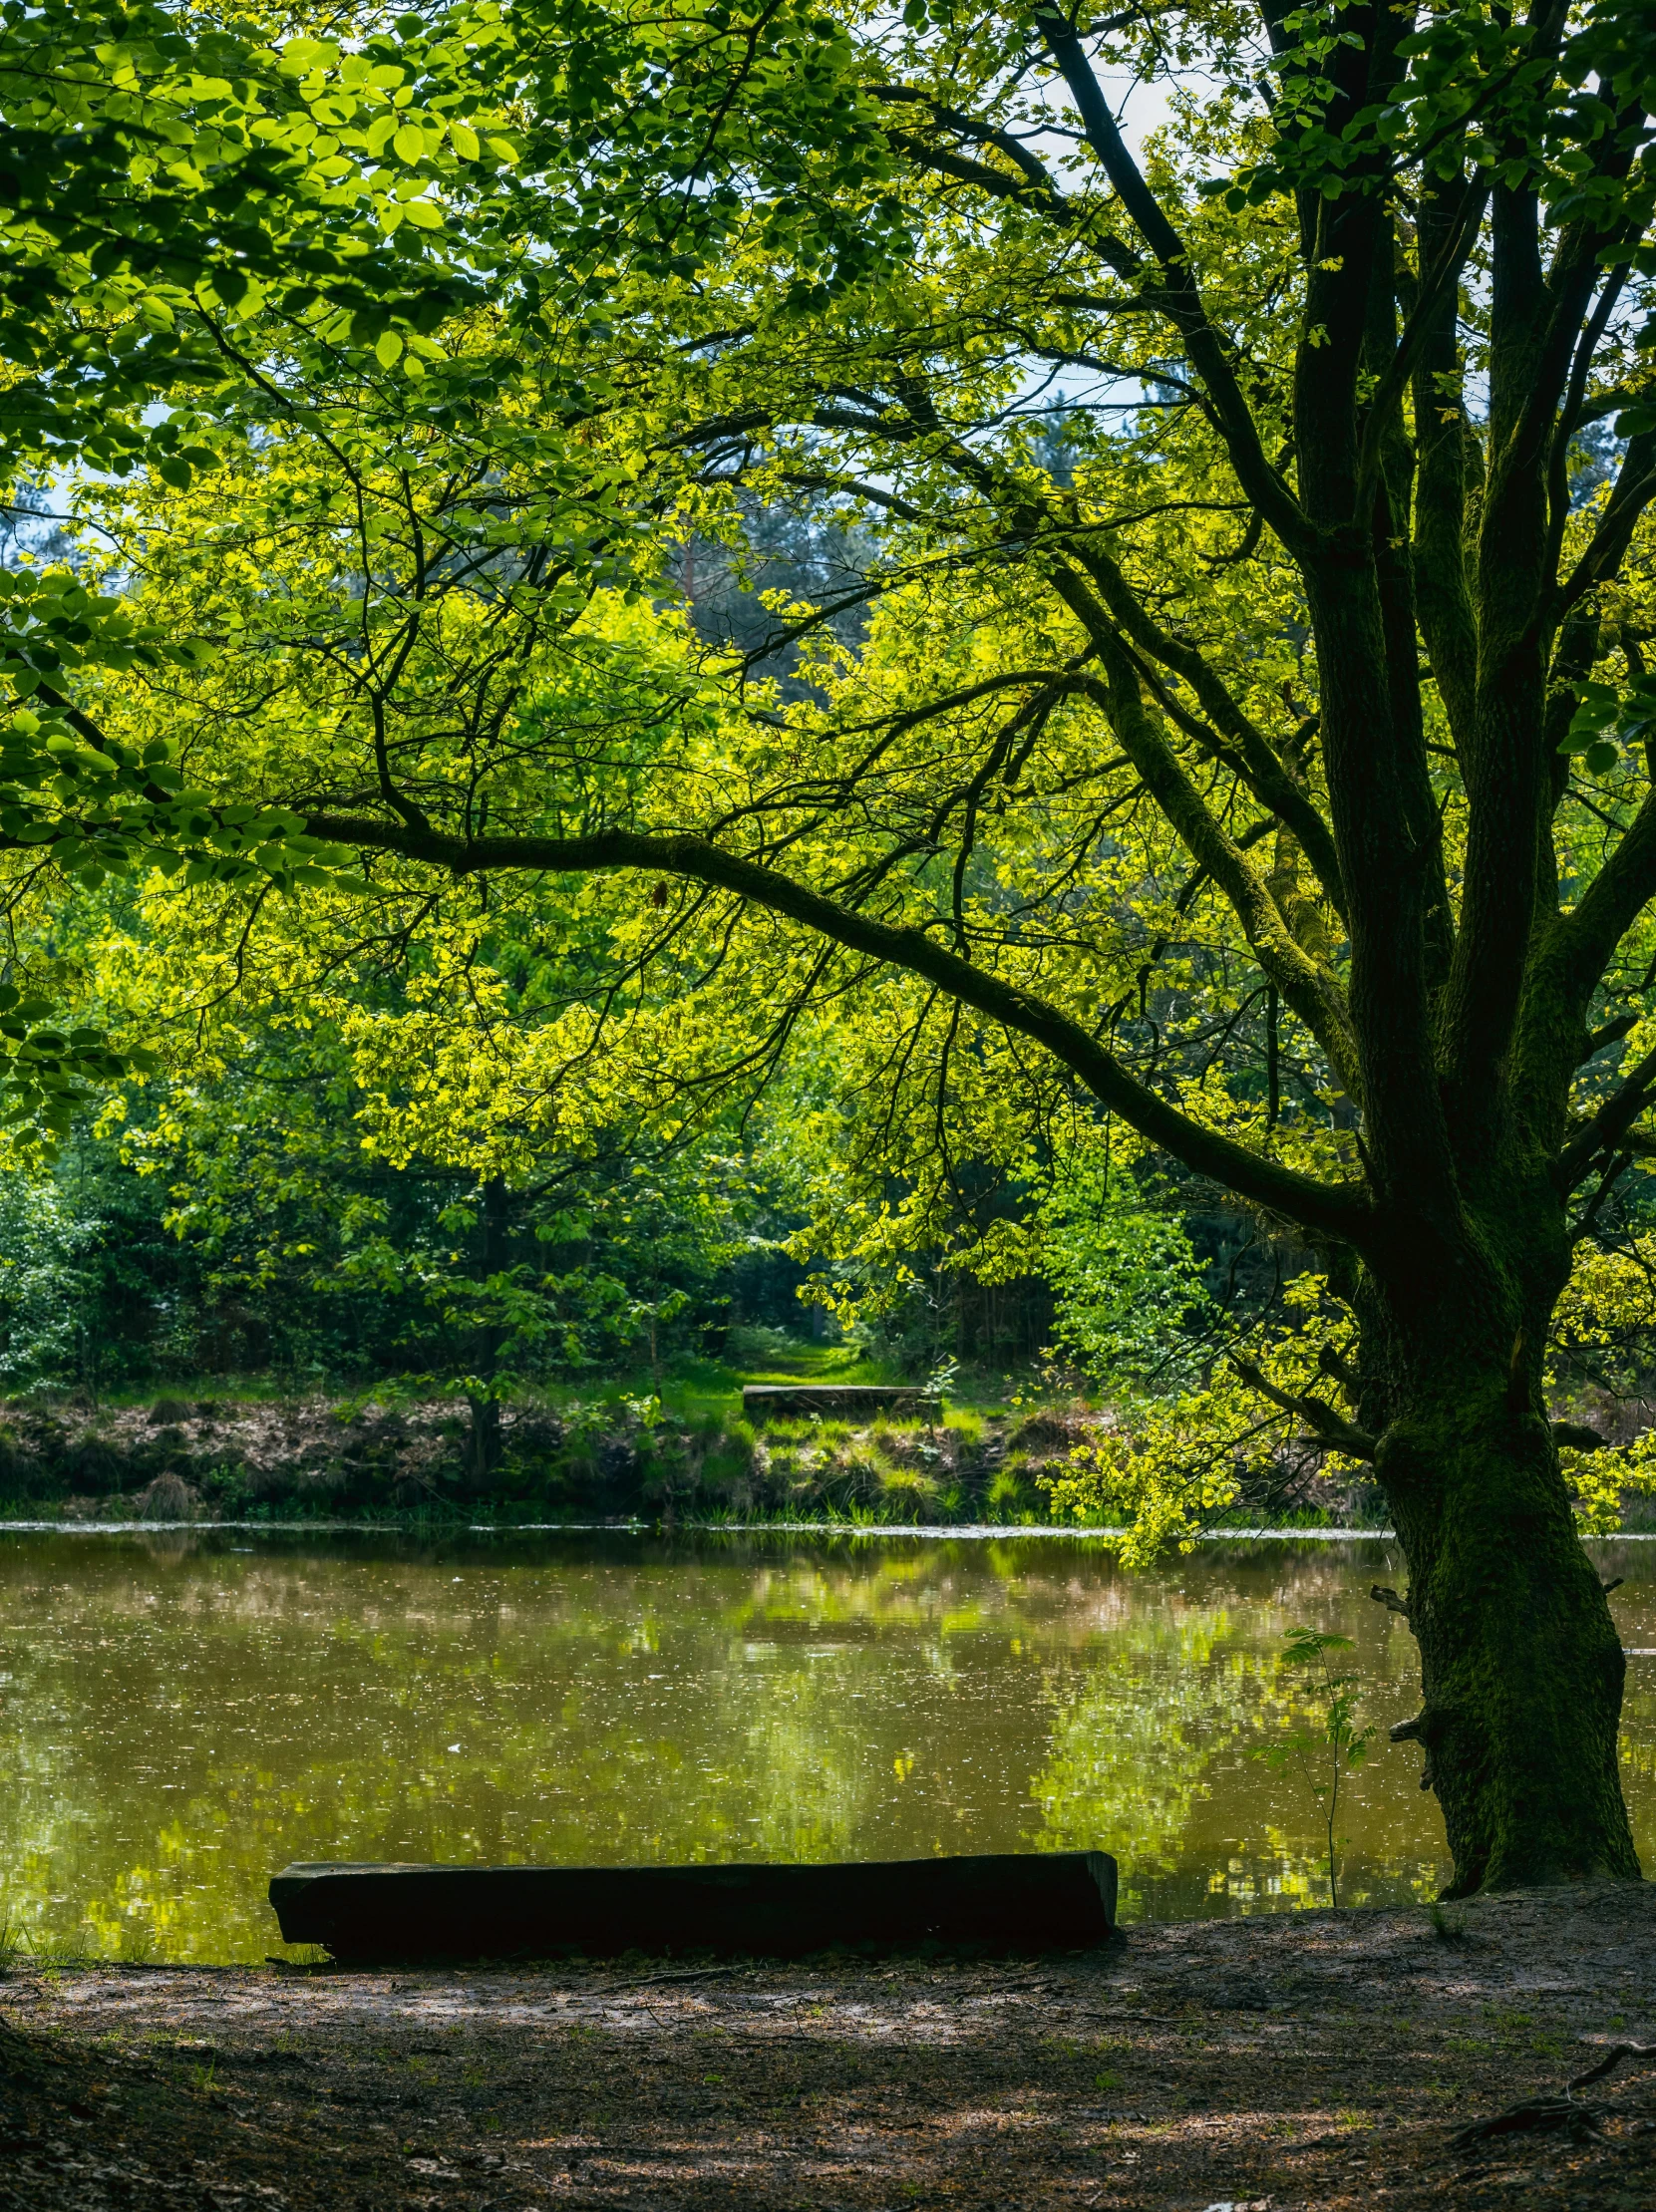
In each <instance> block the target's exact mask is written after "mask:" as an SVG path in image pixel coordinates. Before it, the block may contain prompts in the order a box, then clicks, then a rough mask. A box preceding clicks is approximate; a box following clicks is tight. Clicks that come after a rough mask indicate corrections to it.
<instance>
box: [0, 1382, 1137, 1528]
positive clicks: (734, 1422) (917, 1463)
mask: <svg viewBox="0 0 1656 2212" xmlns="http://www.w3.org/2000/svg"><path fill="white" fill-rule="evenodd" d="M1100 1418H1101V1417H1099V1416H1098V1415H1096V1414H1089V1413H1087V1412H1086V1411H1085V1410H1082V1409H1077V1410H1073V1411H1071V1410H1065V1409H1053V1410H1043V1411H1037V1412H1031V1413H1024V1414H1020V1415H1017V1416H1014V1417H1005V1416H999V1417H995V1416H991V1417H972V1416H968V1417H964V1418H962V1417H959V1416H956V1417H955V1418H954V1419H952V1420H951V1421H949V1422H934V1423H928V1422H915V1421H913V1420H908V1421H901V1420H898V1421H893V1422H887V1421H885V1420H884V1419H877V1420H873V1421H852V1420H847V1419H807V1420H793V1421H778V1422H769V1423H767V1424H766V1425H764V1426H762V1427H760V1428H758V1429H756V1428H755V1427H754V1426H753V1425H752V1424H751V1423H750V1422H747V1421H746V1420H744V1419H743V1418H742V1411H741V1401H740V1398H739V1397H738V1396H737V1394H736V1392H735V1391H732V1393H731V1401H730V1407H729V1411H728V1413H722V1414H721V1413H716V1412H705V1411H704V1412H700V1413H697V1414H695V1415H691V1416H679V1415H675V1414H674V1413H672V1412H670V1411H666V1410H664V1409H662V1407H661V1406H660V1404H659V1402H658V1401H655V1400H651V1399H632V1400H629V1399H621V1400H620V1401H616V1400H614V1399H594V1400H590V1401H587V1402H584V1403H580V1402H572V1403H568V1404H563V1405H559V1406H545V1405H540V1404H537V1403H535V1402H533V1401H523V1402H518V1403H512V1402H507V1403H505V1404H503V1405H502V1406H501V1407H500V1408H499V1409H498V1415H497V1421H496V1422H495V1423H494V1426H493V1428H492V1433H491V1449H490V1464H489V1465H488V1468H487V1470H486V1471H484V1472H481V1473H480V1471H479V1466H478V1459H477V1454H476V1451H475V1450H474V1449H473V1448H472V1445H473V1442H474V1439H473V1438H472V1436H471V1433H470V1431H471V1416H470V1414H469V1412H468V1409H467V1408H466V1406H465V1405H464V1404H462V1405H460V1406H458V1407H457V1405H456V1403H455V1402H454V1401H453V1400H445V1399H435V1400H428V1401H423V1402H421V1401H416V1402H412V1403H401V1404H381V1403H378V1402H375V1401H373V1400H354V1401H347V1402H344V1403H341V1402H339V1401H336V1400H330V1399H327V1398H325V1397H320V1396H316V1397H309V1398H290V1399H269V1400H245V1399H243V1400H236V1399H228V1398H226V1399H221V1400H210V1399H201V1400H183V1399H171V1398H159V1399H157V1400H156V1401H155V1402H154V1403H153V1404H151V1405H149V1406H123V1407H102V1408H95V1407H90V1406H87V1405H82V1404H76V1403H75V1402H73V1401H63V1400H60V1401H56V1402H39V1401H37V1402H32V1401H27V1400H15V1401H13V1402H12V1403H10V1404H9V1405H5V1406H3V1407H0V1499H5V1500H7V1501H9V1502H10V1503H11V1504H12V1505H13V1506H14V1507H17V1508H21V1509H23V1510H27V1509H29V1508H30V1507H34V1508H36V1509H44V1510H45V1511H46V1512H47V1513H48V1514H49V1515H51V1516H53V1517H61V1518H65V1519H77V1518H94V1517H96V1518H100V1519H107V1518H118V1519H123V1518H134V1517H136V1518H140V1519H157V1520H190V1519H197V1520H220V1519H233V1518H238V1517H243V1516H251V1517H253V1518H259V1517H277V1516H282V1515H298V1516H301V1517H311V1518H322V1517H332V1516H345V1517H351V1516H366V1517H372V1516H375V1515H407V1514H418V1513H427V1514H431V1513H436V1514H443V1513H460V1514H463V1515H476V1514H477V1513H478V1512H480V1511H483V1512H487V1513H490V1514H492V1515H495V1516H497V1517H500V1518H505V1519H510V1518H519V1519H521V1518H554V1519H555V1518H573V1519H601V1518H624V1517H626V1516H629V1515H635V1514H636V1515H641V1516H643V1517H645V1518H647V1519H652V1520H654V1519H665V1520H668V1521H671V1520H674V1519H697V1518H710V1519H718V1518H721V1517H727V1518H742V1517H747V1516H752V1517H755V1518H776V1517H783V1518H786V1517H808V1516H810V1515H812V1514H819V1513H826V1514H840V1515H848V1514H861V1515H863V1516H864V1517H867V1518H870V1519H874V1520H882V1521H911V1522H918V1523H921V1524H925V1523H937V1524H947V1523H950V1522H960V1521H968V1520H974V1519H983V1518H987V1519H992V1520H997V1521H1028V1520H1032V1519H1034V1520H1045V1519H1046V1518H1047V1497H1046V1492H1045V1491H1044V1490H1043V1489H1042V1488H1041V1485H1040V1476H1041V1475H1042V1473H1043V1472H1050V1471H1053V1470H1056V1469H1057V1468H1059V1467H1061V1466H1062V1465H1063V1464H1064V1462H1065V1461H1066V1460H1067V1458H1068V1455H1069V1453H1070V1451H1071V1450H1072V1449H1073V1448H1074V1446H1075V1444H1076V1443H1078V1442H1079V1441H1080V1440H1081V1439H1082V1438H1083V1437H1084V1436H1085V1435H1087V1434H1088V1433H1089V1432H1090V1431H1091V1428H1092V1427H1093V1426H1094V1425H1095V1424H1096V1422H1098V1420H1099V1419H1100Z"/></svg>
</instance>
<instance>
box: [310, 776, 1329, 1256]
mask: <svg viewBox="0 0 1656 2212" xmlns="http://www.w3.org/2000/svg"><path fill="white" fill-rule="evenodd" d="M307 827H308V829H309V831H310V833H311V834H312V835H313V836H317V837H323V838H326V839H327V840H328V841H329V842H331V843H335V844H345V845H354V846H356V847H357V848H359V849H360V850H363V851H377V852H391V853H399V854H401V855H402V856H403V857H405V858H407V859H410V860H414V861H418V862H420V863H422V864H424V865H426V866H429V867H437V868H443V869H445V870H447V871H448V872H449V873H451V874H453V875H478V874H483V873H486V872H493V871H497V870H526V871H530V872H533V873H536V874H548V875H580V874H593V873H600V872H610V871H615V870H625V869H636V870H646V871H653V872H654V873H657V874H661V875H679V876H684V877H687V878H688V879H689V880H690V881H692V882H697V883H707V884H711V885H713V886H715V887H716V888H718V889H720V890H726V891H732V892H734V893H735V894H736V895H737V896H738V897H740V898H745V899H749V900H751V901H752V902H753V904H754V905H756V906H761V907H764V908H766V909H767V910H768V911H769V912H771V913H774V914H780V915H782V916H783V917H784V918H786V919H787V920H790V921H796V922H799V923H801V924H803V925H804V926H805V927H806V928H808V929H814V930H816V931H818V932H819V934H821V935H822V936H824V937H828V938H830V939H831V940H832V941H833V942H834V943H835V944H839V945H843V946H845V947H846V948H847V949H848V950H849V951H852V952H860V953H863V954H865V955H867V956H868V957H869V958H871V959H875V960H880V961H884V962H887V963H888V964H889V965H890V966H892V967H896V968H901V969H904V970H906V971H907V972H908V973H909V974H911V975H917V976H921V977H923V978H924V979H925V980H926V981H927V982H930V983H934V984H936V985H937V986H938V988H939V989H940V990H943V991H946V992H947V993H949V995H950V996H951V997H953V998H956V999H958V1000H959V1001H960V1002H961V1004H962V1005H964V1006H970V1007H972V1008H973V1009H974V1010H975V1011H976V1012H978V1013H980V1014H985V1015H987V1016H988V1017H989V1019H990V1020H991V1021H996V1022H1001V1023H1003V1024H1004V1025H1005V1026H1006V1027H1007V1028H1008V1029H1010V1030H1015V1031H1016V1032H1018V1033H1019V1034H1020V1035H1021V1036H1025V1037H1029V1038H1032V1039H1033V1040H1034V1041H1035V1042H1036V1043H1037V1044H1040V1045H1044V1046H1045V1047H1046V1049H1047V1050H1048V1051H1049V1052H1050V1053H1051V1054H1052V1055H1053V1057H1054V1058H1055V1059H1056V1060H1058V1061H1059V1062H1060V1063H1061V1064H1062V1065H1063V1066H1065V1067H1067V1068H1069V1069H1070V1070H1071V1071H1072V1072H1073V1073H1074V1074H1075V1075H1077V1076H1079V1077H1080V1078H1081V1080H1082V1082H1083V1083H1085V1084H1086V1085H1087V1087H1088V1088H1089V1090H1091V1091H1092V1093H1093V1095H1094V1097H1095V1098H1097V1099H1098V1100H1100V1102H1101V1103H1102V1104H1103V1105H1105V1106H1109V1107H1110V1109H1111V1110H1112V1111H1113V1112H1116V1113H1120V1114H1121V1116H1122V1118H1123V1119H1124V1120H1126V1121H1128V1122H1129V1123H1131V1125H1132V1126H1133V1127H1134V1128H1136V1129H1137V1130H1138V1131H1139V1132H1140V1134H1141V1135H1143V1136H1145V1137H1147V1138H1148V1139H1149V1140H1150V1142H1151V1143H1153V1144H1157V1145H1159V1146H1160V1147H1161V1148H1162V1149H1163V1150H1165V1151H1169V1152H1171V1153H1172V1154H1173V1155H1174V1156H1175V1157H1176V1158H1178V1159H1181V1160H1183V1161H1184V1163H1185V1164H1186V1165H1187V1166H1189V1167H1191V1168H1193V1169H1194V1170H1195V1171H1196V1172H1197V1173H1198V1174H1202V1175H1208V1176H1210V1177H1211V1178H1212V1179H1213V1180H1214V1181H1215V1182H1218V1183H1222V1184H1225V1185H1226V1186H1228V1187H1229V1188H1230V1189H1232V1190H1234V1191H1235V1192H1236V1193H1237V1194H1238V1196H1240V1197H1242V1198H1244V1199H1246V1200H1248V1201H1249V1202H1250V1203H1252V1204H1255V1205H1259V1206H1263V1207H1265V1208H1267V1209H1268V1210H1269V1211H1271V1212H1273V1213H1277V1214H1281V1215H1282V1216H1284V1217H1285V1218H1286V1219H1288V1220H1291V1221H1297V1222H1299V1223H1300V1224H1301V1225H1302V1226H1303V1227H1305V1228H1307V1229H1310V1230H1312V1231H1314V1232H1316V1233H1318V1234H1321V1235H1324V1236H1329V1237H1333V1238H1337V1239H1339V1240H1341V1241H1342V1242H1352V1243H1356V1244H1361V1243H1362V1242H1363V1241H1365V1240H1366V1238H1367V1236H1368V1234H1369V1232H1370V1227H1371V1212H1370V1206H1369V1200H1368V1194H1367V1192H1366V1191H1365V1190H1364V1189H1363V1188H1362V1186H1361V1185H1359V1184H1355V1183H1321V1182H1318V1181H1316V1180H1315V1179H1314V1178H1313V1177H1311V1176H1309V1175H1301V1174H1298V1173H1296V1172H1295V1171H1294V1170H1292V1169H1290V1168H1285V1167H1281V1166H1278V1165H1277V1164H1276V1162H1275V1161H1273V1160H1267V1159H1262V1158H1260V1157H1259V1156H1258V1155H1257V1154H1256V1153H1253V1152H1250V1151H1248V1150H1247V1149H1246V1148H1245V1147H1244V1146H1242V1145H1240V1144H1236V1143H1233V1142H1232V1141H1231V1139H1230V1138H1229V1137H1226V1136H1221V1135H1219V1134H1218V1132H1217V1131H1215V1130H1212V1129H1206V1128H1203V1127H1202V1126H1201V1124H1200V1123H1199V1122H1197V1121H1192V1120H1191V1119H1190V1118H1189V1117H1188V1116H1187V1115H1186V1114H1183V1113H1181V1112H1180V1111H1179V1110H1178V1108H1177V1107H1176V1106H1169V1105H1168V1104H1167V1102H1166V1101H1165V1100H1164V1099H1162V1098H1160V1097H1159V1096H1158V1094H1157V1093H1156V1092H1154V1091H1152V1090H1151V1089H1150V1087H1149V1086H1148V1085H1147V1084H1144V1083H1142V1082H1141V1081H1140V1080H1139V1078H1138V1077H1137V1076H1135V1075H1133V1074H1132V1073H1131V1071H1130V1070H1129V1069H1127V1068H1126V1067H1125V1066H1124V1065H1123V1063H1122V1062H1121V1061H1120V1060H1118V1059H1117V1057H1116V1055H1115V1054H1114V1053H1112V1052H1110V1051H1109V1050H1108V1049H1107V1048H1106V1047H1105V1046H1103V1045H1101V1044H1100V1043H1099V1041H1098V1039H1097V1038H1096V1037H1094V1036H1093V1035H1092V1034H1091V1033H1090V1032H1089V1031H1087V1030H1085V1029H1083V1028H1082V1027H1081V1026H1080V1024H1079V1023H1076V1022H1073V1021H1071V1020H1070V1018H1069V1016H1068V1015H1066V1014H1064V1013H1062V1012H1061V1011H1060V1010H1059V1009H1058V1008H1057V1007H1055V1006H1053V1005H1051V1004H1050V1003H1049V1002H1048V1001H1046V1000H1045V999H1041V998H1038V997H1037V996H1036V995H1035V994H1034V993H1033V992H1030V991H1025V990H1023V989H1021V988H1020V987H1019V986H1018V985H1016V984H1013V983H1008V982H1006V981H1005V980H1004V979H1003V978H1001V977H999V976H996V975H994V974H992V973H991V972H989V971H988V970H986V969H984V968H981V967H977V966H975V965H974V964H973V963H972V962H970V961H968V960H963V959H961V957H960V956H959V954H958V953H955V952H951V951H950V950H948V949H947V947H945V946H944V945H943V944H941V943H940V942H939V941H938V940H937V939H936V938H935V937H933V936H932V935H930V934H929V933H928V932H927V931H925V930H922V929H916V928H913V927H911V926H906V925H894V924H892V923H889V922H881V921H876V920H875V919H874V918H873V917H872V916H871V915H867V914H862V913H858V912H856V911H855V910H854V909H852V908H849V907H844V906H840V905H839V904H837V903H836V902H835V901H834V900H832V899H830V898H826V897H824V895H823V894H822V893H821V892H819V891H814V890H812V889H811V888H810V887H809V886H808V885H806V884H803V883H799V882H796V881H795V880H794V879H793V878H792V877H791V876H786V875H784V874H782V873H781V872H780V871H779V870H777V869H775V868H771V867H768V866H766V865H765V864H764V862H762V861H758V860H750V859H746V858H744V857H743V856H742V855H741V854H739V853H734V852H727V851H725V850H723V849H722V848H721V847H720V846H718V845H715V844H712V843H710V842H709V841H708V840H707V839H706V838H704V837H698V836H692V835H686V834H682V833H677V832H670V831H664V832H660V833H653V832H650V831H644V830H624V829H612V830H603V831H598V832H596V833H595V834H593V835H591V836H586V837H542V836H531V835H522V836H511V835H506V836H479V837H465V836H459V835H455V834H452V833H449V832H445V831H441V830H431V831H424V832H423V831H420V830H417V829H415V828H413V827H411V826H409V825H408V824H405V823H402V822H391V821H385V820H380V819H376V818H375V817H373V816H371V815H351V814H334V813H330V812H326V811H317V812H315V813H313V814H312V815H311V816H310V818H309V820H308V823H307Z"/></svg>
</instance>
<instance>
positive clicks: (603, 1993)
mask: <svg viewBox="0 0 1656 2212" xmlns="http://www.w3.org/2000/svg"><path fill="white" fill-rule="evenodd" d="M742 1971H743V1969H742V1968H741V1967H740V1966H696V1967H691V1968H689V1969H688V1971H687V1972H685V1973H682V1974H640V1975H639V1976H638V1977H637V1978H636V1980H634V1981H630V1982H605V1983H603V1984H602V1985H601V1986H600V1987H599V1988H598V1989H595V1990H581V1991H580V1992H579V1993H578V1994H579V1995H580V1996H582V1997H618V1996H619V1995H620V1994H621V1992H622V1991H623V1990H647V1989H653V1988H654V1987H655V1986H656V1984H657V1983H659V1982H711V1981H714V1980H716V1979H717V1978H718V1977H719V1976H721V1975H726V1974H740V1973H741V1972H742Z"/></svg>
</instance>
